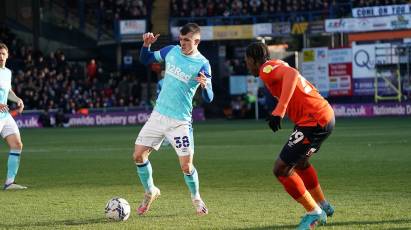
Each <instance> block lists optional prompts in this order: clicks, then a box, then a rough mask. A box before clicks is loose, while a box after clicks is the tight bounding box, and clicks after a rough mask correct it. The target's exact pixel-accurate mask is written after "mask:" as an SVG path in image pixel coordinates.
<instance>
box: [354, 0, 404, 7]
mask: <svg viewBox="0 0 411 230" xmlns="http://www.w3.org/2000/svg"><path fill="white" fill-rule="evenodd" d="M407 3H411V1H409V0H359V1H353V7H370V6H385V5H397V4H407Z"/></svg>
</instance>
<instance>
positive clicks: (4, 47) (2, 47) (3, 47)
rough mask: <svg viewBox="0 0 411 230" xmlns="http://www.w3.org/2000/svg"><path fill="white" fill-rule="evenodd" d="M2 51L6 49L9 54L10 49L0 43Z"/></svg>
mask: <svg viewBox="0 0 411 230" xmlns="http://www.w3.org/2000/svg"><path fill="white" fill-rule="evenodd" d="M0 49H5V50H7V52H9V48H7V46H6V44H4V43H2V42H0Z"/></svg>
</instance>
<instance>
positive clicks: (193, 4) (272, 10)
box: [170, 0, 351, 20]
mask: <svg viewBox="0 0 411 230" xmlns="http://www.w3.org/2000/svg"><path fill="white" fill-rule="evenodd" d="M350 7H351V5H350V4H348V3H347V1H340V0H308V1H302V0H221V1H217V0H171V10H170V12H171V16H172V17H218V16H220V17H233V16H258V17H276V18H278V19H288V16H287V14H299V15H300V16H299V17H296V18H298V19H299V20H308V19H309V18H310V17H312V16H315V17H316V16H320V17H322V18H327V17H328V18H329V17H342V16H344V14H346V13H349V9H350ZM313 13H314V14H313ZM305 14H306V15H305ZM311 19H312V18H311Z"/></svg>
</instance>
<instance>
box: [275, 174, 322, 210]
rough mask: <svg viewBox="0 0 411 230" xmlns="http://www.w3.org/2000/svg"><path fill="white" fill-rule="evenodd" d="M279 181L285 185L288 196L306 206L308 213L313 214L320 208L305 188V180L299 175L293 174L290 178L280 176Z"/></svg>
mask: <svg viewBox="0 0 411 230" xmlns="http://www.w3.org/2000/svg"><path fill="white" fill-rule="evenodd" d="M278 180H279V181H280V182H281V184H283V186H284V188H285V190H286V191H287V192H288V194H290V196H292V197H293V198H294V199H295V200H296V201H297V202H298V203H300V204H301V205H302V206H304V208H305V210H307V212H312V211H314V210H315V209H316V208H317V207H318V205H317V203H316V202H315V200H314V199H313V197H312V196H311V194H310V193H309V192H308V191H307V189H306V188H305V186H304V182H303V180H302V179H301V178H300V176H299V175H298V174H297V173H294V172H293V173H292V174H291V175H290V176H279V177H278Z"/></svg>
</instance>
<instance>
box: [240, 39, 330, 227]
mask: <svg viewBox="0 0 411 230" xmlns="http://www.w3.org/2000/svg"><path fill="white" fill-rule="evenodd" d="M245 61H246V64H247V68H248V70H249V71H250V73H251V74H253V75H254V76H259V77H260V78H261V80H262V81H263V82H264V84H265V86H266V87H267V89H268V90H269V92H270V93H271V94H272V95H273V96H274V97H276V98H277V99H278V103H277V105H276V107H275V109H274V111H272V113H271V114H270V115H269V117H268V118H267V121H268V125H269V126H270V128H271V129H272V130H273V132H276V131H278V130H279V129H281V120H282V119H283V117H284V116H285V114H286V113H287V116H288V118H289V119H290V120H291V121H292V122H293V123H294V124H295V127H294V130H293V132H292V134H291V135H290V138H289V140H288V141H287V143H286V144H285V145H284V147H283V149H282V150H281V153H280V154H279V157H278V158H277V160H276V161H275V164H274V169H273V173H274V175H275V176H276V177H277V179H278V180H279V181H280V183H281V184H282V185H283V186H284V188H285V190H286V191H287V193H288V194H289V195H290V196H292V197H293V198H294V199H295V200H296V201H297V202H298V203H300V204H301V205H302V206H303V207H304V208H305V209H306V211H307V213H306V215H305V216H304V217H303V218H302V220H301V222H300V224H299V226H298V228H297V229H312V228H314V227H315V226H316V225H317V224H325V223H326V221H327V216H332V215H333V213H334V208H333V207H332V206H331V205H330V204H329V203H328V202H327V200H326V199H325V197H324V194H323V192H322V190H321V186H320V184H319V182H318V177H317V173H316V171H315V169H314V167H313V166H312V165H311V164H310V163H309V161H308V160H309V158H310V157H311V156H312V155H313V154H314V153H316V152H317V151H318V150H319V148H320V146H321V143H322V142H323V141H324V140H325V139H326V138H327V137H328V136H329V135H330V134H331V132H332V130H333V128H334V124H335V118H334V111H333V109H332V107H331V106H330V105H329V104H328V102H327V101H326V100H325V99H324V98H323V97H322V96H321V95H320V94H319V92H318V90H317V89H316V88H315V87H314V86H313V85H312V84H311V83H310V82H308V81H307V80H306V79H305V78H304V77H303V76H301V75H300V73H299V72H298V71H297V70H296V69H294V68H292V67H290V66H289V65H288V64H287V63H286V62H283V61H281V60H276V59H272V60H270V54H269V51H268V47H267V46H266V45H265V44H263V43H261V42H256V43H252V44H250V45H249V46H248V47H247V49H246V55H245Z"/></svg>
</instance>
